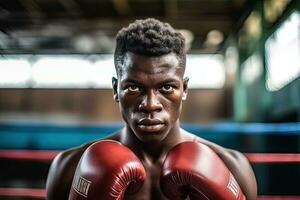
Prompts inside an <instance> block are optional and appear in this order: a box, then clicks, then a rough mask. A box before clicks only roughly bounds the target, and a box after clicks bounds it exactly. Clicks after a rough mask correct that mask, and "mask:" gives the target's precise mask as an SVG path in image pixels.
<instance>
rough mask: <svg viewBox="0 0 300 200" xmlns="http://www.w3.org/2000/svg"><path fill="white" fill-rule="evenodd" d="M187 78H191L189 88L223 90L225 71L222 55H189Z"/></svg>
mask: <svg viewBox="0 0 300 200" xmlns="http://www.w3.org/2000/svg"><path fill="white" fill-rule="evenodd" d="M185 76H187V77H189V79H190V80H189V88H211V89H217V88H222V87H223V86H224V83H225V69H224V62H223V57H222V56H221V55H187V66H186V72H185Z"/></svg>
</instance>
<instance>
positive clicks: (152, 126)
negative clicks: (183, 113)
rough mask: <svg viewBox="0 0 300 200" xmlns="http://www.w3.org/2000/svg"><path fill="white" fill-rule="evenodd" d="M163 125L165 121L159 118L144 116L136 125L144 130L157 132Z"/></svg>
mask: <svg viewBox="0 0 300 200" xmlns="http://www.w3.org/2000/svg"><path fill="white" fill-rule="evenodd" d="M164 126H165V123H164V122H163V121H161V120H159V119H149V118H144V119H141V120H140V121H139V122H138V127H139V129H140V130H141V131H144V132H158V131H161V130H162V129H163V128H164Z"/></svg>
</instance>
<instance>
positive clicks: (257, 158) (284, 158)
mask: <svg viewBox="0 0 300 200" xmlns="http://www.w3.org/2000/svg"><path fill="white" fill-rule="evenodd" d="M245 155H246V157H247V158H248V160H249V161H250V162H251V163H253V164H255V163H261V164H267V163H278V164H280V163H282V164H288V163H300V154H296V153H294V154H292V153H248V154H245Z"/></svg>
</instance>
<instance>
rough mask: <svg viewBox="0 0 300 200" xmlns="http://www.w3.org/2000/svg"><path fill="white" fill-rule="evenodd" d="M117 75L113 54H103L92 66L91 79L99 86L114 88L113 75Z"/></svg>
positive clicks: (95, 85)
mask: <svg viewBox="0 0 300 200" xmlns="http://www.w3.org/2000/svg"><path fill="white" fill-rule="evenodd" d="M113 76H116V72H115V66H114V59H113V56H112V55H105V56H104V55H103V56H101V57H100V59H99V60H98V61H96V62H95V64H94V65H93V66H92V77H91V81H92V83H93V85H94V87H97V88H112V84H111V80H112V77H113Z"/></svg>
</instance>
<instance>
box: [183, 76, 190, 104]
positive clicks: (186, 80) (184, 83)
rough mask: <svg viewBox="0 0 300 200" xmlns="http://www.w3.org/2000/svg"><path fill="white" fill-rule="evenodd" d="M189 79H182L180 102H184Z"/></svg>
mask: <svg viewBox="0 0 300 200" xmlns="http://www.w3.org/2000/svg"><path fill="white" fill-rule="evenodd" d="M189 80H190V79H189V77H185V78H184V79H183V95H182V100H183V101H184V100H186V97H187V93H188V83H189Z"/></svg>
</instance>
